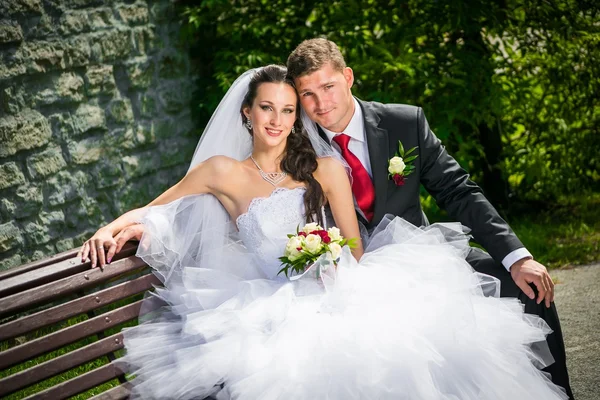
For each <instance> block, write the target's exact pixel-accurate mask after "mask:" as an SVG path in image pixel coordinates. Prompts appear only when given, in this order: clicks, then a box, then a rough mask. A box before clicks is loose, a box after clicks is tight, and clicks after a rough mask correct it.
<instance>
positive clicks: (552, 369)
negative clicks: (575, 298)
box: [467, 248, 573, 399]
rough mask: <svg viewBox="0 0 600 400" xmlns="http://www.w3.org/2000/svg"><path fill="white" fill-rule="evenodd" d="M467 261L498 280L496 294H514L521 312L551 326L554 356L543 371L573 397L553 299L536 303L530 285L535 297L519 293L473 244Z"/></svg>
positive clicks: (506, 275) (499, 267)
mask: <svg viewBox="0 0 600 400" xmlns="http://www.w3.org/2000/svg"><path fill="white" fill-rule="evenodd" d="M467 261H468V262H469V264H471V266H472V267H473V269H475V270H476V271H477V272H481V273H483V274H487V275H491V276H494V277H496V278H498V279H499V280H500V296H501V297H516V298H517V299H519V300H520V301H521V302H522V303H523V304H524V305H525V312H526V313H528V314H533V315H537V316H539V317H540V318H542V319H543V320H544V321H546V323H547V324H548V325H549V326H550V328H551V329H552V331H553V332H552V333H551V334H550V335H548V337H547V338H546V341H547V342H548V347H549V348H550V352H551V353H552V356H553V357H554V364H551V365H549V366H548V367H546V368H544V371H546V372H548V373H550V375H551V376H552V382H554V383H555V384H557V385H559V386H562V387H563V388H565V390H566V391H567V395H569V397H570V398H571V399H573V392H572V391H571V385H570V384H569V374H568V373H567V360H566V357H565V343H564V341H563V336H562V331H561V329H560V321H559V320H558V313H557V312H556V307H555V306H554V303H552V304H551V306H550V308H546V306H545V304H544V302H543V301H542V302H541V303H540V304H537V303H536V300H535V299H536V298H537V290H536V288H535V286H533V285H532V287H533V290H534V291H535V293H536V297H535V298H534V299H533V300H532V299H530V298H529V297H527V296H526V295H525V293H523V291H522V290H521V289H519V287H518V286H517V285H516V284H515V282H514V281H513V279H512V277H511V275H510V273H509V272H508V271H507V270H506V268H504V266H503V265H502V264H501V263H497V262H496V261H494V260H493V259H492V257H490V255H489V254H487V253H485V252H484V251H481V250H480V249H476V248H473V249H472V250H471V252H470V253H469V255H468V256H467Z"/></svg>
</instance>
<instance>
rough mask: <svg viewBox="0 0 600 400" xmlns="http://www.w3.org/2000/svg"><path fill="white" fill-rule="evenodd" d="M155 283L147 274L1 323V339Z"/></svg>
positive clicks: (156, 279)
mask: <svg viewBox="0 0 600 400" xmlns="http://www.w3.org/2000/svg"><path fill="white" fill-rule="evenodd" d="M153 284H154V285H158V284H160V281H159V280H158V278H157V277H156V276H154V275H153V274H147V275H144V276H142V277H140V278H137V279H135V280H132V281H127V282H123V283H120V284H118V285H116V286H113V287H110V288H108V289H104V290H101V291H98V292H96V293H92V294H89V295H87V296H84V297H81V298H79V299H75V300H72V301H70V302H68V303H65V304H61V305H58V306H56V307H52V308H49V309H47V310H44V311H40V312H37V313H35V314H32V315H27V316H25V317H22V318H19V319H17V320H15V321H11V322H8V323H6V324H3V325H0V340H5V339H8V338H14V337H16V336H19V335H22V334H25V333H27V332H31V331H33V330H35V329H39V328H42V327H44V326H48V325H51V324H54V323H56V322H59V321H62V320H65V319H67V318H70V317H73V316H75V315H78V314H81V313H83V312H86V311H90V310H94V309H96V308H99V307H102V306H105V305H107V304H110V303H112V302H114V301H117V300H121V299H124V298H126V297H129V296H132V295H134V294H137V293H141V292H143V291H145V290H147V289H150V288H151V287H152V285H153Z"/></svg>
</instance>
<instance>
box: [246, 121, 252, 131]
mask: <svg viewBox="0 0 600 400" xmlns="http://www.w3.org/2000/svg"><path fill="white" fill-rule="evenodd" d="M245 125H246V128H247V129H248V130H249V131H251V130H252V121H250V118H248V119H247V120H246V124H245Z"/></svg>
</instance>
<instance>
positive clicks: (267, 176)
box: [250, 156, 287, 186]
mask: <svg viewBox="0 0 600 400" xmlns="http://www.w3.org/2000/svg"><path fill="white" fill-rule="evenodd" d="M250 159H251V160H252V162H253V163H254V165H256V168H258V172H260V176H262V178H263V179H264V180H265V181H267V182H269V183H270V184H271V185H273V186H277V185H278V184H280V183H281V181H283V180H284V179H285V178H286V176H287V172H265V171H263V170H262V168H261V167H260V166H259V165H258V163H257V162H256V160H255V159H254V157H252V156H250Z"/></svg>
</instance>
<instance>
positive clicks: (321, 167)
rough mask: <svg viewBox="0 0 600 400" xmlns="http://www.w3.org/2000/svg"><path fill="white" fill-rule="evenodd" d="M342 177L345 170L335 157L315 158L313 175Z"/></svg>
mask: <svg viewBox="0 0 600 400" xmlns="http://www.w3.org/2000/svg"><path fill="white" fill-rule="evenodd" d="M323 174H326V175H331V174H333V175H335V176H338V175H342V174H344V175H345V174H346V168H345V167H344V165H343V164H342V162H341V161H340V160H338V159H337V158H335V157H319V158H317V170H316V171H315V175H323Z"/></svg>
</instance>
